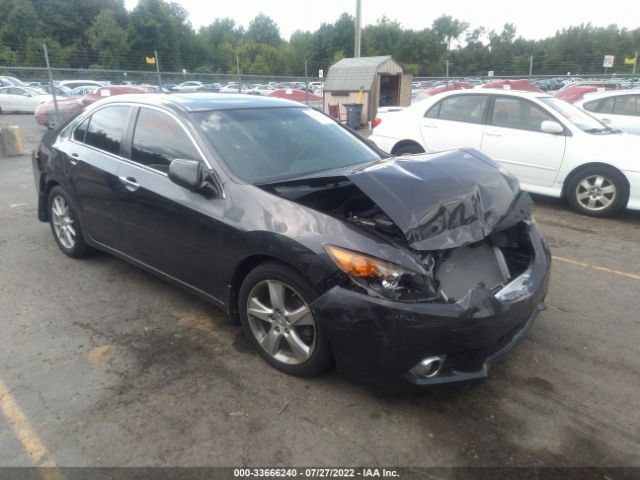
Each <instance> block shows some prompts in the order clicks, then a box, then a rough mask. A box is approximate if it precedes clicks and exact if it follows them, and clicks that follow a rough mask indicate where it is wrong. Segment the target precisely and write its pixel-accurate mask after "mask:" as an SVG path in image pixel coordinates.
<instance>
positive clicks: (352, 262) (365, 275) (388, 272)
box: [324, 245, 414, 290]
mask: <svg viewBox="0 0 640 480" xmlns="http://www.w3.org/2000/svg"><path fill="white" fill-rule="evenodd" d="M324 249H325V251H326V252H327V254H328V255H329V257H331V259H332V260H333V261H334V262H336V265H338V267H339V268H340V269H341V270H342V271H343V272H345V273H346V274H347V275H349V276H350V277H351V278H352V279H353V280H355V281H356V282H357V283H360V284H362V283H364V284H366V286H368V287H371V286H372V285H379V286H382V287H383V288H384V289H386V290H397V289H400V288H402V287H401V286H400V285H399V283H400V280H401V279H402V277H403V276H404V275H413V274H414V272H411V271H410V270H407V269H405V268H402V267H400V266H398V265H396V264H394V263H390V262H385V261H383V260H380V259H378V258H374V257H369V256H368V255H364V254H362V253H357V252H352V251H350V250H345V249H344V248H340V247H335V246H333V245H326V246H325V247H324Z"/></svg>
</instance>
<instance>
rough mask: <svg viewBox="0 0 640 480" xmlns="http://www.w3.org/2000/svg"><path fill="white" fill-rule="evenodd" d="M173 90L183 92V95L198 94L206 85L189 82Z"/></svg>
mask: <svg viewBox="0 0 640 480" xmlns="http://www.w3.org/2000/svg"><path fill="white" fill-rule="evenodd" d="M173 89H174V90H175V91H176V92H182V93H187V92H197V91H199V90H204V89H205V84H204V83H202V82H196V81H188V82H183V83H181V84H180V85H176V86H175V87H173Z"/></svg>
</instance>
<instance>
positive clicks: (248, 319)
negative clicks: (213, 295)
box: [238, 262, 332, 377]
mask: <svg viewBox="0 0 640 480" xmlns="http://www.w3.org/2000/svg"><path fill="white" fill-rule="evenodd" d="M238 297H239V298H238V302H239V303H238V312H239V313H240V322H241V323H242V328H243V329H244V332H245V335H246V336H247V338H248V339H249V342H250V343H251V344H252V345H253V346H254V347H255V349H256V350H257V352H258V353H259V354H260V356H261V357H262V358H263V359H264V360H265V361H266V362H267V363H268V364H269V365H271V366H272V367H274V368H276V369H277V370H280V371H281V372H284V373H287V374H289V375H295V376H299V377H310V376H313V375H316V374H318V373H320V372H322V371H323V370H325V369H327V367H328V366H329V365H330V364H331V362H332V356H331V350H330V347H329V342H328V341H327V338H326V337H325V335H324V333H323V332H322V329H321V326H320V324H319V322H318V320H317V319H316V318H314V315H313V312H312V310H311V308H310V307H309V305H310V303H311V302H312V301H313V299H314V295H313V287H312V286H311V284H310V283H309V282H308V281H307V280H306V279H305V278H304V277H302V276H301V275H300V274H298V273H297V272H296V271H295V270H293V269H291V268H290V267H288V266H286V265H284V264H282V263H278V262H266V263H263V264H260V265H258V266H257V267H256V268H255V269H254V270H252V271H251V272H249V274H248V275H247V277H246V278H245V279H244V282H243V283H242V286H241V287H240V292H239V295H238Z"/></svg>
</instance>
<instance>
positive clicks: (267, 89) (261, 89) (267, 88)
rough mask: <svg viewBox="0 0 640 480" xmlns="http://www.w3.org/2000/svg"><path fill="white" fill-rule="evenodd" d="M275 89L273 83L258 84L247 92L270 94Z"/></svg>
mask: <svg viewBox="0 0 640 480" xmlns="http://www.w3.org/2000/svg"><path fill="white" fill-rule="evenodd" d="M274 90H275V88H274V87H272V86H271V85H256V86H254V87H252V88H250V89H249V90H248V91H247V93H250V94H252V95H269V94H270V93H271V92H273V91H274Z"/></svg>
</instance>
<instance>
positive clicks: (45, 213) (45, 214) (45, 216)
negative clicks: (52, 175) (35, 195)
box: [39, 179, 60, 222]
mask: <svg viewBox="0 0 640 480" xmlns="http://www.w3.org/2000/svg"><path fill="white" fill-rule="evenodd" d="M43 183H44V185H43V190H42V192H43V195H42V200H43V204H42V205H41V206H40V207H41V208H42V214H41V215H40V216H39V218H40V220H42V221H43V222H48V221H49V208H48V205H47V202H48V199H49V193H50V192H51V190H53V188H54V187H58V186H60V182H58V181H57V180H51V179H49V180H45V181H44V182H43Z"/></svg>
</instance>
